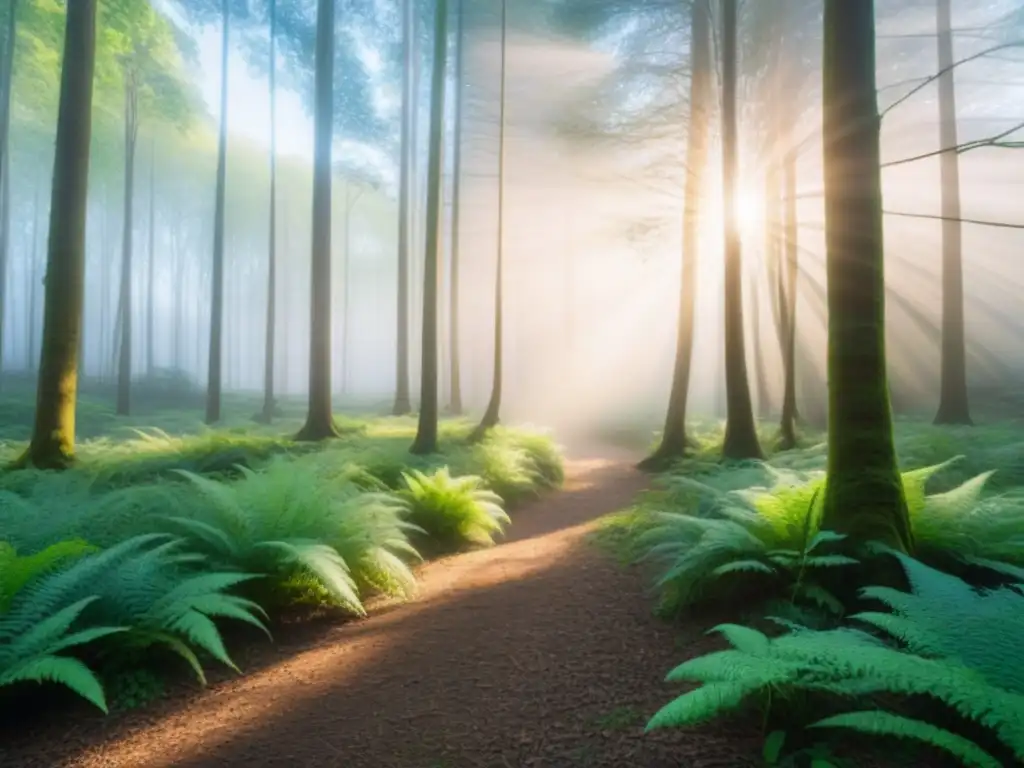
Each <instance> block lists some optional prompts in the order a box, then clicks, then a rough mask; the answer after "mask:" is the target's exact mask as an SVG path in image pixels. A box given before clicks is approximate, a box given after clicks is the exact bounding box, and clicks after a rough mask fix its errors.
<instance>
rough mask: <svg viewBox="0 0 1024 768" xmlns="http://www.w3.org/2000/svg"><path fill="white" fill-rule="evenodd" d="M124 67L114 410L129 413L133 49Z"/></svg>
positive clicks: (135, 118)
mask: <svg viewBox="0 0 1024 768" xmlns="http://www.w3.org/2000/svg"><path fill="white" fill-rule="evenodd" d="M122 66H123V67H124V201H123V206H124V207H123V211H122V214H121V227H122V229H121V284H120V290H119V292H118V301H117V313H118V319H119V322H118V328H119V333H118V336H119V340H118V354H117V413H118V415H119V416H127V415H128V414H129V413H130V412H131V381H132V235H133V233H134V231H135V217H134V204H135V148H136V145H137V144H138V138H139V63H138V54H137V52H136V51H131V52H129V53H128V54H126V55H125V57H124V60H123V61H122Z"/></svg>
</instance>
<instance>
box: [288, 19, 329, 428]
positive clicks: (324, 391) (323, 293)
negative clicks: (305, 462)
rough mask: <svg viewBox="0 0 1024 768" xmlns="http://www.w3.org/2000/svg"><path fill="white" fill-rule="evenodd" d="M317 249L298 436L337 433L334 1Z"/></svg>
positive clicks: (316, 175)
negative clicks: (333, 335)
mask: <svg viewBox="0 0 1024 768" xmlns="http://www.w3.org/2000/svg"><path fill="white" fill-rule="evenodd" d="M314 88H315V91H314V93H315V97H316V114H315V120H316V122H315V131H316V133H315V136H314V141H313V254H312V264H311V268H310V275H311V286H310V288H311V301H310V316H309V322H310V325H309V408H308V410H307V413H306V423H305V425H304V426H303V427H302V429H301V430H299V434H298V435H297V439H299V440H324V439H326V438H329V437H337V435H338V429H337V427H336V426H335V424H334V417H333V415H332V412H331V143H332V140H333V138H334V0H319V2H318V3H317V17H316V82H315V85H314Z"/></svg>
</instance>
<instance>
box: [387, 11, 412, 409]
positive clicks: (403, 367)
mask: <svg viewBox="0 0 1024 768" xmlns="http://www.w3.org/2000/svg"><path fill="white" fill-rule="evenodd" d="M415 32H416V23H415V6H414V3H413V0H402V59H403V63H402V137H401V153H402V158H401V161H400V163H399V182H398V299H397V335H396V339H395V352H396V355H397V359H396V361H395V404H394V407H393V408H392V413H393V414H394V415H395V416H405V415H406V414H408V413H410V412H411V411H412V400H411V398H410V394H409V250H410V242H409V240H410V238H409V235H410V232H409V225H410V220H411V211H410V207H411V206H410V203H411V197H412V188H411V187H412V163H413V159H414V158H415V155H416V153H415V147H414V146H413V142H412V120H413V100H414V99H415V98H416V94H415V93H413V88H412V81H413V70H414V67H415V66H416V64H415V62H414V60H413V44H412V38H413V35H414V34H415Z"/></svg>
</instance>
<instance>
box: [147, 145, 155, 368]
mask: <svg viewBox="0 0 1024 768" xmlns="http://www.w3.org/2000/svg"><path fill="white" fill-rule="evenodd" d="M148 254H149V263H148V266H147V267H146V375H147V376H152V375H153V370H154V368H155V367H156V338H155V335H154V328H153V322H154V320H155V315H156V307H155V306H154V303H155V293H156V137H154V138H153V140H152V142H151V143H150V147H149V247H148Z"/></svg>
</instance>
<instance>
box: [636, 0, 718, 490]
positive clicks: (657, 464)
mask: <svg viewBox="0 0 1024 768" xmlns="http://www.w3.org/2000/svg"><path fill="white" fill-rule="evenodd" d="M712 72H713V70H712V62H711V17H710V14H709V11H708V5H707V3H702V2H695V3H693V4H692V6H691V11H690V120H689V126H688V129H687V139H686V141H687V145H686V188H685V189H686V192H685V198H684V201H683V243H682V254H681V259H682V269H681V272H680V279H679V309H678V315H677V319H676V353H675V365H674V367H673V370H672V388H671V390H670V392H669V398H668V411H667V413H666V415H665V426H664V428H663V429H662V433H661V442H660V444H659V445H658V448H657V449H656V450H655V451H654V453H652V454H651V455H650V456H649V457H647V458H646V459H644V460H643V461H642V462H640V465H639V466H640V469H644V470H651V471H660V470H662V469H664V468H666V467H667V466H668V465H670V464H671V463H672V462H674V461H676V460H678V459H681V458H683V456H685V455H686V451H687V448H688V444H689V441H688V439H687V435H686V408H687V401H688V400H689V393H690V368H691V365H692V362H693V334H694V325H695V322H694V321H695V319H696V311H695V309H696V300H697V264H698V259H699V255H700V254H699V252H698V250H697V242H698V235H699V227H700V204H701V194H702V186H703V184H704V174H705V170H706V168H707V158H708V117H709V112H710V106H711V105H710V97H711V77H712Z"/></svg>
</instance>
